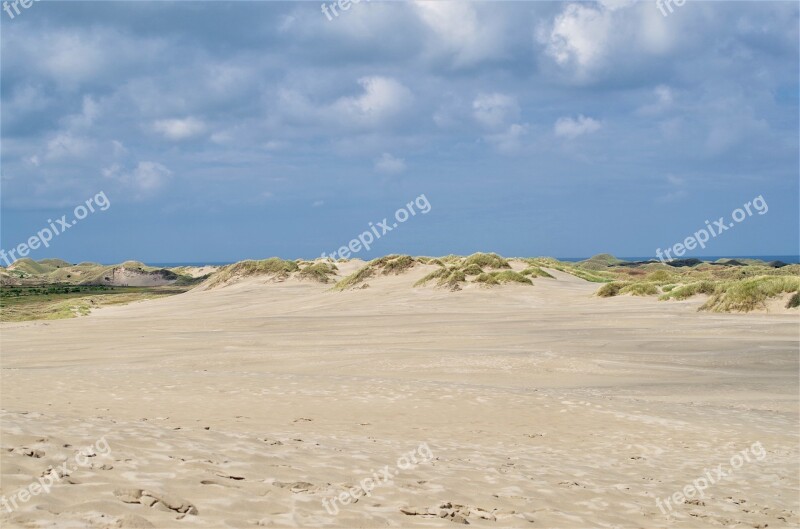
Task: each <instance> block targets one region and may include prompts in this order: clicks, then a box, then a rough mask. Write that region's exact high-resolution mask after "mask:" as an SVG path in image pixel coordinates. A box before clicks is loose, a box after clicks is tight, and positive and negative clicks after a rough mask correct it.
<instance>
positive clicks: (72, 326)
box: [0, 262, 800, 528]
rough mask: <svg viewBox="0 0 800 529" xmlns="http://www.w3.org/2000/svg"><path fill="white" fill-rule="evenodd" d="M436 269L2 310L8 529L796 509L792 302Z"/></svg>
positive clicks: (774, 518)
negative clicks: (706, 306)
mask: <svg viewBox="0 0 800 529" xmlns="http://www.w3.org/2000/svg"><path fill="white" fill-rule="evenodd" d="M358 266H359V263H357V262H351V263H348V264H347V265H340V267H341V268H342V275H344V274H347V273H351V272H352V271H355V270H356V269H357V268H358ZM348 267H349V268H348ZM429 268H430V267H426V266H419V267H415V268H413V269H412V270H410V271H408V272H407V273H404V274H400V275H397V276H386V277H379V278H377V279H376V280H374V281H370V284H369V288H363V289H354V290H348V291H344V292H332V291H330V288H329V287H328V286H326V285H323V284H318V283H313V282H307V281H295V280H288V281H276V280H274V279H272V278H264V277H258V276H257V277H251V278H244V279H242V280H241V281H238V282H235V283H232V284H230V285H227V286H224V287H222V288H215V289H202V288H198V289H194V290H192V291H190V292H187V293H185V294H180V295H176V296H171V297H167V298H163V299H157V300H150V301H143V302H138V303H133V304H130V305H125V306H113V307H107V308H103V309H101V310H97V311H94V312H93V313H92V314H91V315H90V316H88V317H83V318H77V319H70V320H56V321H34V322H21V323H6V324H2V326H0V330H1V331H2V355H3V370H2V379H1V381H2V406H1V407H2V410H3V412H2V419H1V420H2V422H1V423H0V424H2V448H3V457H2V478H3V479H2V495H3V497H4V498H5V499H6V500H7V499H8V498H10V497H13V498H15V501H16V508H14V506H13V505H11V504H9V503H7V504H6V505H8V506H10V507H12V508H11V509H9V508H8V507H5V508H3V506H0V524H2V525H3V526H4V527H34V526H35V527H182V526H192V527H214V528H218V527H254V526H268V527H323V526H326V527H363V528H370V527H411V526H413V527H450V524H451V523H458V524H465V523H466V524H469V525H474V526H478V527H568V528H583V527H686V528H696V527H732V526H735V527H767V526H769V527H796V526H797V525H798V523H800V518H799V517H798V511H799V509H800V507H799V506H798V467H797V462H798V436H797V434H798V428H797V427H798V377H797V372H798V354H797V353H798V325H797V324H798V318H797V314H796V312H795V313H752V314H719V313H707V312H697V308H698V306H699V305H700V304H701V303H702V300H698V299H695V298H693V299H690V300H687V301H670V302H659V301H657V300H656V299H653V298H641V297H631V296H625V297H614V298H598V297H596V296H593V295H592V294H593V292H594V291H596V290H597V287H598V285H597V284H595V283H590V282H587V281H583V280H581V279H579V278H577V277H575V276H572V275H568V274H564V273H561V272H558V271H555V270H548V271H549V272H550V273H551V274H552V275H553V276H554V279H539V278H537V279H536V280H535V281H534V285H533V287H532V288H531V287H525V288H522V287H518V286H515V285H504V286H500V287H496V288H492V289H484V288H465V289H464V290H463V291H458V292H450V291H446V290H442V289H435V288H412V284H413V283H414V282H415V281H417V280H419V279H420V278H421V277H423V276H424V275H425V273H427V272H428V271H429ZM100 440H104V441H105V443H107V445H106V444H103V443H100V444H98V441H100ZM98 446H99V447H102V448H103V450H100V449H99V448H98ZM105 446H107V447H108V449H107V450H106V449H105ZM423 446H424V449H423V448H422V447H423ZM80 447H94V450H93V455H91V457H88V458H84V460H85V461H87V463H86V464H85V465H84V464H77V463H72V461H73V460H76V461H77V459H76V450H78V448H80ZM762 449H763V450H762ZM89 452H92V450H91V449H90V450H89ZM409 454H413V455H414V458H413V461H412V459H411V458H409V457H408V455H409ZM404 456H405V458H404ZM740 459H741V464H740V463H739V460H740ZM65 462H70V463H69V464H68V467H67V470H66V472H61V473H62V474H65V475H63V476H59V477H58V478H57V479H55V480H54V483H53V485H52V486H51V487H50V488H49V492H47V493H45V492H44V491H40V493H38V494H36V495H32V494H31V495H30V497H29V498H28V499H27V500H26V501H22V500H21V499H20V497H19V491H20V490H27V488H28V487H29V485H30V484H31V483H35V482H37V480H38V479H39V478H41V477H42V476H43V475H47V473H48V469H49V468H59V467H60V466H61V465H62V464H63V463H65ZM720 465H722V466H720ZM73 467H75V468H73ZM716 470H722V471H723V473H724V475H723V474H719V473H718V472H716ZM56 472H59V471H58V470H56ZM367 478H371V481H372V483H370V482H369V481H366V484H367V485H370V486H367V487H366V489H369V490H368V491H367V490H366V489H365V487H364V486H363V484H364V483H365V481H364V480H366V479H367ZM704 482H705V483H704ZM687 486H689V487H688V488H687ZM692 491H694V493H692ZM367 492H368V494H367ZM676 493H678V496H677V499H675V498H674V497H675V496H676ZM690 494H691V497H690V496H689V495H690ZM23 496H26V494H23ZM333 498H338V500H336V501H333ZM667 498H673V499H672V500H671V501H669V500H667V501H665V499H667ZM677 500H681V501H677ZM9 511H10V512H9Z"/></svg>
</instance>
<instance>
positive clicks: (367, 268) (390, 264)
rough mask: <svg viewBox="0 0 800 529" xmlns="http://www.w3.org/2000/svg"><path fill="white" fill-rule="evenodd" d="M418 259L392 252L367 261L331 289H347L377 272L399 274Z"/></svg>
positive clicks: (412, 265) (411, 266) (414, 264)
mask: <svg viewBox="0 0 800 529" xmlns="http://www.w3.org/2000/svg"><path fill="white" fill-rule="evenodd" d="M418 262H419V261H418V260H417V259H416V258H414V257H411V256H410V255H398V254H392V255H387V256H385V257H379V258H378V259H373V260H372V261H370V262H368V263H367V264H366V265H364V266H363V267H362V268H360V269H359V270H357V271H356V272H354V273H352V274H350V275H349V276H347V277H345V278H344V279H342V280H341V281H339V282H338V283H336V284H335V285H334V286H333V290H338V291H341V290H348V289H351V288H355V287H356V286H358V285H360V284H361V283H364V282H365V281H366V280H367V279H369V278H371V277H373V276H375V275H376V274H378V273H381V274H382V275H389V274H394V275H399V274H401V273H403V272H405V271H406V270H409V269H411V268H413V267H414V266H416V264H417V263H418Z"/></svg>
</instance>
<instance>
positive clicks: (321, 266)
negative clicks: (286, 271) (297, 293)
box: [299, 261, 339, 283]
mask: <svg viewBox="0 0 800 529" xmlns="http://www.w3.org/2000/svg"><path fill="white" fill-rule="evenodd" d="M337 270H339V269H338V268H337V267H336V265H335V264H333V263H329V262H325V261H322V262H319V263H313V264H309V265H308V266H306V267H305V268H303V269H302V270H300V274H299V276H300V277H301V278H303V279H310V280H312V281H317V282H318V283H330V282H331V281H332V280H333V279H332V278H331V276H335V275H336V271H337Z"/></svg>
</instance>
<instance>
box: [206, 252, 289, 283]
mask: <svg viewBox="0 0 800 529" xmlns="http://www.w3.org/2000/svg"><path fill="white" fill-rule="evenodd" d="M299 269H300V267H299V266H297V263H295V262H294V261H285V260H283V259H280V258H279V257H270V258H269V259H263V260H261V261H241V262H238V263H234V264H232V265H228V266H224V267H222V268H221V269H220V270H219V271H217V272H216V273H214V274H212V275H211V277H210V278H209V280H208V283H207V284H206V285H207V286H208V287H209V288H213V287H215V286H218V285H221V284H223V283H226V282H228V281H230V280H231V279H238V278H242V277H250V276H258V275H268V276H273V277H276V278H278V279H285V278H287V277H289V274H291V273H292V272H297V271H298V270H299Z"/></svg>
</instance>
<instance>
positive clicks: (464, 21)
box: [413, 0, 503, 67]
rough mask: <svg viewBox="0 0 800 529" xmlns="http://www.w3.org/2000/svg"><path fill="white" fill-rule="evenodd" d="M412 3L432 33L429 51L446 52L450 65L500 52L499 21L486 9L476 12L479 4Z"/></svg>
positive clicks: (468, 61) (500, 33) (486, 57)
mask: <svg viewBox="0 0 800 529" xmlns="http://www.w3.org/2000/svg"><path fill="white" fill-rule="evenodd" d="M413 7H414V10H415V12H416V13H417V15H418V16H419V18H420V20H422V22H423V23H424V24H425V25H426V26H427V27H428V28H429V29H430V30H431V31H432V32H433V34H434V36H435V46H436V47H435V49H434V50H433V53H434V54H437V53H438V54H447V55H450V56H451V57H452V58H453V66H455V67H464V66H471V65H474V64H477V63H480V62H482V61H484V60H487V59H492V58H497V57H500V56H501V55H502V51H503V30H502V23H501V20H499V19H498V18H496V17H495V16H494V14H493V12H492V11H490V10H489V9H485V10H483V11H482V12H481V13H478V11H477V10H478V8H479V4H475V3H472V2H429V1H422V0H418V1H416V2H414V3H413ZM488 7H491V6H488Z"/></svg>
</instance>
